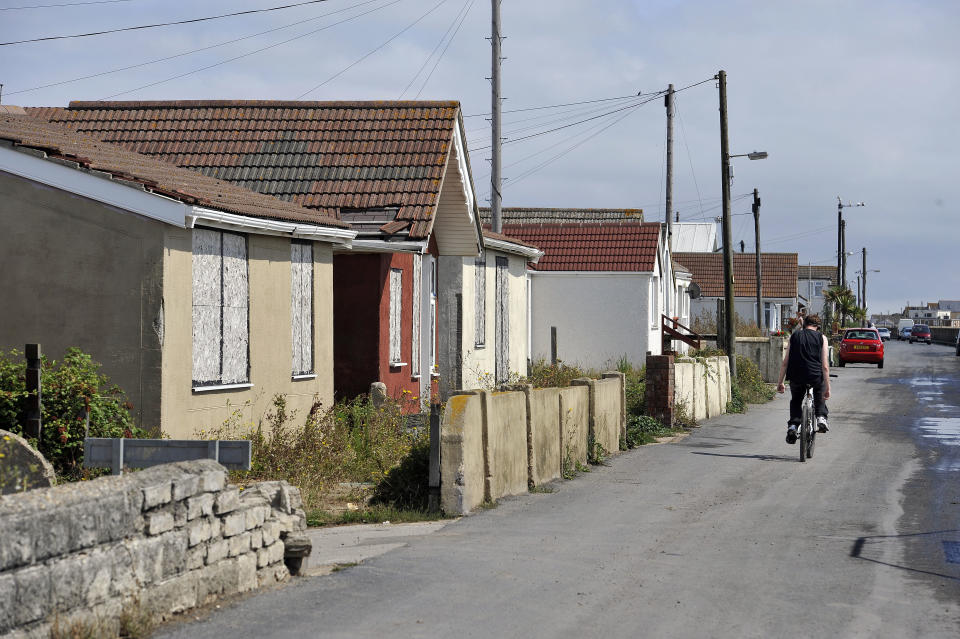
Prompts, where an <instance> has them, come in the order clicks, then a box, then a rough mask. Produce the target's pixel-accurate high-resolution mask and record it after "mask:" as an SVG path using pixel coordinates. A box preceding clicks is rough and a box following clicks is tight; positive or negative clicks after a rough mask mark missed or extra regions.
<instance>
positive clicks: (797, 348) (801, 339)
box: [777, 315, 830, 444]
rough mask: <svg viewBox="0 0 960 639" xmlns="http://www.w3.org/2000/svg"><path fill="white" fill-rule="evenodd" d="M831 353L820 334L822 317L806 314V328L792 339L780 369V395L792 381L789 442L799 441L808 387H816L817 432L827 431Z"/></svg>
mask: <svg viewBox="0 0 960 639" xmlns="http://www.w3.org/2000/svg"><path fill="white" fill-rule="evenodd" d="M829 353H830V351H829V349H828V347H827V338H826V337H824V336H823V334H821V333H820V318H819V317H817V316H816V315H807V317H806V318H805V319H804V320H803V329H802V330H799V331H796V332H795V333H794V334H793V335H791V336H790V342H789V343H788V344H787V352H786V354H784V356H783V364H781V366H780V379H779V381H778V382H777V392H778V393H782V392H784V386H783V380H784V378H787V379H789V380H790V420H789V421H788V422H787V443H788V444H793V443H795V442H796V441H797V426H799V425H800V420H801V417H802V415H803V410H802V406H803V396H804V394H805V393H806V390H807V385H808V384H809V385H810V386H812V387H813V406H814V413H815V414H816V416H817V430H819V431H820V432H821V433H825V432H827V430H829V429H828V428H827V402H826V400H828V399H830V354H829Z"/></svg>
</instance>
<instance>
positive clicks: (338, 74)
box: [296, 0, 447, 100]
mask: <svg viewBox="0 0 960 639" xmlns="http://www.w3.org/2000/svg"><path fill="white" fill-rule="evenodd" d="M446 3H447V0H440V2H438V3H437V4H435V5H433V7H431V8H430V9H428V10H427V12H426V13H424V14H422V15H421V16H420V17H419V18H417V19H416V20H414V21H413V22H411V23H410V24H408V25H407V26H405V27H404V28H403V29H401V30H400V31H398V32H397V33H395V34H394V35H392V36H391V37H390V38H388V39H387V40H385V41H384V42H382V43H381V44H380V46H378V47H376V48H374V49H372V50H370V51H369V52H368V53H366V54H364V55H362V56H360V57H359V58H357V59H356V60H355V61H353V62H352V63H350V64H348V65H347V66H346V67H344V68H343V69H341V70H339V71H337V72H336V73H334V74H333V75H332V76H330V77H329V78H327V79H326V80H324V81H323V82H321V83H320V84H318V85H317V86H315V87H313V88H312V89H309V90H307V91H304V92H303V93H301V94H300V95H298V96H297V97H296V99H297V100H300V99H302V98H303V97H304V96H305V95H308V94H310V93H313V92H314V91H316V90H317V89H319V88H320V87H322V86H323V85H325V84H327V83H328V82H330V81H332V80H334V79H336V78H338V77H340V76H341V75H343V74H344V73H346V72H347V71H349V70H350V69H352V68H353V67H355V66H357V65H358V64H360V63H361V62H363V61H364V60H366V59H367V58H369V57H370V56H372V55H373V54H374V53H376V52H377V51H379V50H380V49H382V48H383V47H385V46H387V45H388V44H390V43H391V42H393V41H394V40H396V39H397V38H399V37H400V36H401V35H403V34H404V33H406V32H407V31H409V30H410V29H412V28H413V27H414V26H416V25H417V24H418V23H419V22H420V21H421V20H423V19H424V18H426V17H427V16H428V15H430V14H431V13H433V12H434V11H436V10H437V9H439V8H440V7H441V6H442V5H444V4H446Z"/></svg>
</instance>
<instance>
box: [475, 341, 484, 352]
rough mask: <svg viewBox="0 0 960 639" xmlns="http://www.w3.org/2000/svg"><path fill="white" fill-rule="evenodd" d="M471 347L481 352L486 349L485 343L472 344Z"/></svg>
mask: <svg viewBox="0 0 960 639" xmlns="http://www.w3.org/2000/svg"><path fill="white" fill-rule="evenodd" d="M473 347H474V348H475V349H476V350H478V351H481V350H483V349H485V348H486V347H487V345H486V343H484V344H474V345H473Z"/></svg>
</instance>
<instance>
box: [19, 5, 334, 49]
mask: <svg viewBox="0 0 960 639" xmlns="http://www.w3.org/2000/svg"><path fill="white" fill-rule="evenodd" d="M321 2H329V0H305V1H304V2H297V3H295V4H285V5H282V6H279V7H268V8H266V9H248V10H246V11H235V12H233V13H224V14H221V15H216V16H207V17H204V18H190V19H189V20H176V21H174V22H158V23H155V24H141V25H138V26H136V27H121V28H119V29H105V30H103V31H91V32H89V33H75V34H72V35H64V36H46V37H43V38H31V39H29V40H14V41H12V42H0V47H7V46H11V45H14V44H27V43H30V42H48V41H50V40H67V39H70V38H89V37H91V36H99V35H107V34H110V33H121V32H124V31H139V30H142V29H156V28H159V27H172V26H176V25H180V24H193V23H196V22H207V21H210V20H221V19H223V18H235V17H237V16H245V15H251V14H254V13H267V12H270V11H281V10H283V9H293V8H295V7H302V6H305V5H308V4H319V3H321Z"/></svg>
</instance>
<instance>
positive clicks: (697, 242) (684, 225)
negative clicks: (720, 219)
mask: <svg viewBox="0 0 960 639" xmlns="http://www.w3.org/2000/svg"><path fill="white" fill-rule="evenodd" d="M672 227H673V237H672V239H671V243H670V245H671V248H672V249H673V250H674V251H676V252H677V253H712V252H713V251H715V250H717V225H716V224H714V223H713V222H674V223H673V225H672Z"/></svg>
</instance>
